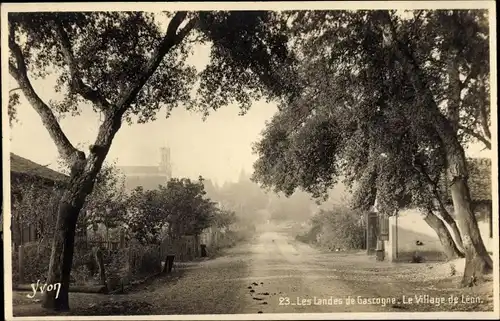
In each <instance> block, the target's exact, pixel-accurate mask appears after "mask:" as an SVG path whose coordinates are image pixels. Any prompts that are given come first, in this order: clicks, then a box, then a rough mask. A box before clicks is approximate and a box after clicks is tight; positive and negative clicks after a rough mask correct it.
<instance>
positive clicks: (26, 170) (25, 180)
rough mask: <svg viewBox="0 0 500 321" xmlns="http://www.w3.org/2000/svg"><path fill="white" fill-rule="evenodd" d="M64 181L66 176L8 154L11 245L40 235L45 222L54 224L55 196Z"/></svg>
mask: <svg viewBox="0 0 500 321" xmlns="http://www.w3.org/2000/svg"><path fill="white" fill-rule="evenodd" d="M68 180H69V177H68V176H67V175H64V174H62V173H59V172H57V171H54V170H52V169H50V168H47V167H46V166H42V165H40V164H37V163H35V162H33V161H30V160H29V159H26V158H23V157H21V156H18V155H16V154H13V153H11V154H10V184H11V187H10V188H11V221H12V226H11V230H12V243H13V245H16V246H18V245H21V244H25V243H28V242H33V241H36V240H38V239H39V238H40V237H41V236H42V235H43V233H44V230H45V229H46V228H47V226H48V224H52V225H53V224H55V221H54V220H55V218H56V217H57V216H56V211H57V205H58V203H59V202H58V198H59V196H60V195H61V192H62V191H63V189H64V187H65V185H66V184H67V182H68ZM37 201H38V202H43V204H42V203H40V205H43V206H39V205H38V204H37V203H36V202H37ZM49 202H50V204H48V203H49ZM47 210H51V211H52V213H53V214H52V213H47V212H46V211H47ZM42 218H43V219H42ZM45 218H49V220H48V221H47V220H45ZM50 218H52V219H53V220H52V219H50Z"/></svg>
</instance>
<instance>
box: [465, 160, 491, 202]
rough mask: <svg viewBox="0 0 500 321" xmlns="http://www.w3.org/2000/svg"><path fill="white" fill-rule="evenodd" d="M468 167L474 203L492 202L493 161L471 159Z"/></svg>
mask: <svg viewBox="0 0 500 321" xmlns="http://www.w3.org/2000/svg"><path fill="white" fill-rule="evenodd" d="M468 165H469V168H468V170H469V180H468V183H469V188H470V194H471V198H472V199H473V200H474V201H491V200H492V190H491V176H492V172H491V159H489V158H470V159H468Z"/></svg>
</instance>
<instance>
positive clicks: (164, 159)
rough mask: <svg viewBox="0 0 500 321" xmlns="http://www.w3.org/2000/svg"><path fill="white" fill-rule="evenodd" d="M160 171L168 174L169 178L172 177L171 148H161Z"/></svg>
mask: <svg viewBox="0 0 500 321" xmlns="http://www.w3.org/2000/svg"><path fill="white" fill-rule="evenodd" d="M160 155H161V158H160V172H161V173H162V174H163V175H165V176H167V180H170V179H171V178H172V164H171V162H170V148H168V147H162V148H160Z"/></svg>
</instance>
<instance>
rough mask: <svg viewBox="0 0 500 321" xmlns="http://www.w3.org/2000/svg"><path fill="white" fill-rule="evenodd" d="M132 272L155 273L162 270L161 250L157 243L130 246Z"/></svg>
mask: <svg viewBox="0 0 500 321" xmlns="http://www.w3.org/2000/svg"><path fill="white" fill-rule="evenodd" d="M128 254H129V258H128V260H129V264H130V272H131V274H133V275H138V276H143V275H153V274H156V273H159V272H160V271H161V258H160V251H159V247H158V246H157V245H140V244H134V245H132V246H130V247H129V252H128Z"/></svg>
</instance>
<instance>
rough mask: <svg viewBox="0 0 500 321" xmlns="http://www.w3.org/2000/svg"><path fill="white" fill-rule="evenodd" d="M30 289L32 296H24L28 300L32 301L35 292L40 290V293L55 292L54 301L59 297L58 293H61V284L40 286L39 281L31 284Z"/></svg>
mask: <svg viewBox="0 0 500 321" xmlns="http://www.w3.org/2000/svg"><path fill="white" fill-rule="evenodd" d="M31 288H32V289H33V294H27V295H26V296H27V297H28V298H30V299H33V298H34V297H35V296H36V291H37V290H40V293H43V292H45V290H47V292H50V291H57V292H56V299H57V298H58V297H59V291H61V283H55V284H47V283H45V284H40V280H38V281H36V284H35V283H31Z"/></svg>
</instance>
